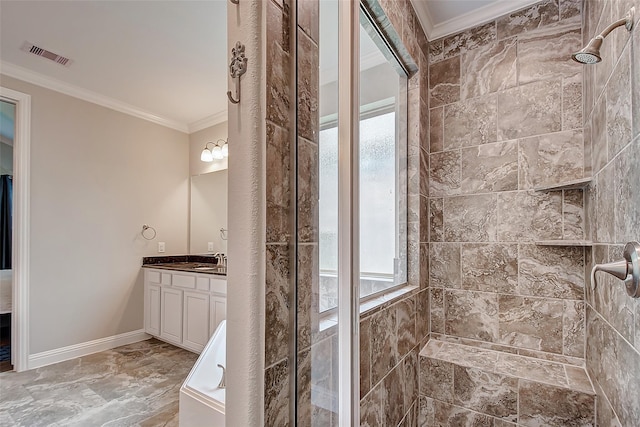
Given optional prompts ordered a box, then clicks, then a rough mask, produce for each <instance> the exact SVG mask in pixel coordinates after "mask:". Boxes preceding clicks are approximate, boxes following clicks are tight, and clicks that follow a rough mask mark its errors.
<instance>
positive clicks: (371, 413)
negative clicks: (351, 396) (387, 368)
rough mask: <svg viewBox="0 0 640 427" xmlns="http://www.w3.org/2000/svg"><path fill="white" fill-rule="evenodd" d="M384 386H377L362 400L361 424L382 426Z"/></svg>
mask: <svg viewBox="0 0 640 427" xmlns="http://www.w3.org/2000/svg"><path fill="white" fill-rule="evenodd" d="M381 392H382V386H381V385H380V386H378V387H376V388H375V389H374V390H373V391H371V392H370V393H369V394H367V395H366V396H365V397H364V398H363V399H362V400H361V401H360V426H361V427H380V426H383V425H384V423H383V421H382V398H381Z"/></svg>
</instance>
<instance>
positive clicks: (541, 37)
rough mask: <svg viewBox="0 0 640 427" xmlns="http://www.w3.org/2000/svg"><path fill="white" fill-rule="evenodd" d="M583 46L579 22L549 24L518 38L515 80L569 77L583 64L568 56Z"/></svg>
mask: <svg viewBox="0 0 640 427" xmlns="http://www.w3.org/2000/svg"><path fill="white" fill-rule="evenodd" d="M580 49H582V33H581V31H580V25H579V24H578V25H577V26H576V25H574V24H572V25H570V26H563V27H551V28H547V29H546V30H544V31H536V32H535V33H531V34H528V35H523V36H520V37H518V83H520V84H525V83H530V82H535V81H540V80H546V79H549V78H555V77H558V76H563V77H569V76H573V75H574V74H576V73H580V71H582V69H581V68H582V67H584V65H581V64H578V63H577V62H575V61H574V60H573V59H571V54H572V53H574V52H577V51H578V50H580Z"/></svg>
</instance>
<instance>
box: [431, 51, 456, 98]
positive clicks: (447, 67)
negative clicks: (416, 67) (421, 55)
mask: <svg viewBox="0 0 640 427" xmlns="http://www.w3.org/2000/svg"><path fill="white" fill-rule="evenodd" d="M459 100H460V57H459V56H454V57H453V58H449V59H445V60H444V61H441V62H436V63H434V64H430V65H429V105H430V107H431V108H434V107H439V106H441V105H446V104H451V103H453V102H456V101H459Z"/></svg>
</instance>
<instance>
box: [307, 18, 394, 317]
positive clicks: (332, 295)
mask: <svg viewBox="0 0 640 427" xmlns="http://www.w3.org/2000/svg"><path fill="white" fill-rule="evenodd" d="M360 46H361V48H360V105H361V107H360V164H359V168H360V188H359V191H360V218H359V223H360V297H361V298H366V297H371V296H374V295H376V294H378V293H380V292H384V291H386V290H389V289H390V288H393V287H396V286H400V285H402V284H404V283H406V281H407V261H406V260H407V211H406V205H407V203H406V200H407V197H406V195H407V178H406V176H407V173H406V170H407V167H406V163H407V161H406V157H407V156H406V127H405V126H401V124H402V123H406V84H407V83H406V82H407V79H406V77H405V76H403V75H400V74H399V72H398V71H397V68H396V67H394V66H392V63H390V61H389V60H387V58H386V57H385V55H383V51H381V50H380V47H379V45H378V44H377V43H375V42H374V41H373V39H372V38H371V37H370V36H369V34H368V32H367V30H366V29H365V28H364V27H363V26H362V24H361V27H360ZM387 56H389V55H387ZM322 72H323V70H322V57H321V73H322ZM322 80H323V78H322V76H321V81H322ZM331 84H332V83H331V82H329V83H328V84H327V85H326V86H330V85H331ZM320 93H321V102H320V104H321V105H320V107H321V109H320V111H321V118H320V122H321V130H320V138H319V156H320V162H319V163H320V166H319V178H320V184H319V186H320V189H319V194H320V202H319V230H320V248H319V252H320V255H319V257H320V259H319V263H320V301H319V304H320V312H324V311H327V310H331V309H333V308H335V307H336V306H337V302H338V294H337V280H338V279H337V270H338V250H337V247H338V241H337V238H338V173H337V170H338V129H337V123H336V110H337V108H335V106H333V108H331V105H332V102H331V101H332V99H331V96H329V95H333V96H335V89H334V90H325V88H321V90H320ZM323 95H324V96H323ZM323 101H324V102H323Z"/></svg>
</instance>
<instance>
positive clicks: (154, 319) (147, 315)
mask: <svg viewBox="0 0 640 427" xmlns="http://www.w3.org/2000/svg"><path fill="white" fill-rule="evenodd" d="M144 330H145V332H146V333H148V334H150V335H154V336H156V337H157V336H159V335H160V285H155V284H152V283H147V284H146V285H145V287H144Z"/></svg>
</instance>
